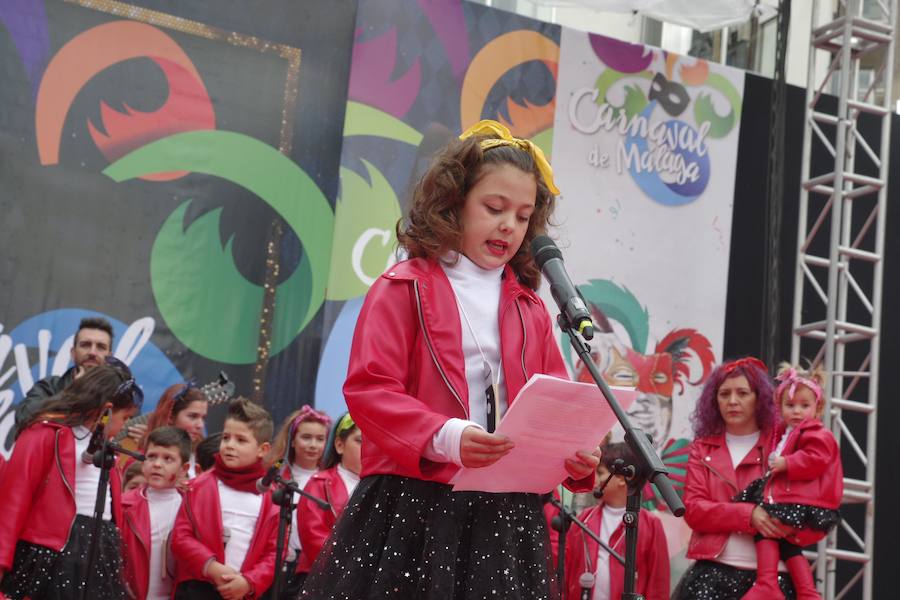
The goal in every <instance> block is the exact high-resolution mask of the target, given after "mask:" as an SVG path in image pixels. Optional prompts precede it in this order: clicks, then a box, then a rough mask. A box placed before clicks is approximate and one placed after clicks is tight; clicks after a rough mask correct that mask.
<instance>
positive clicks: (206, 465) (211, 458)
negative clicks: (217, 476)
mask: <svg viewBox="0 0 900 600" xmlns="http://www.w3.org/2000/svg"><path fill="white" fill-rule="evenodd" d="M221 444H222V434H221V432H220V433H214V434H212V435H211V436H209V437H207V438H205V439H204V440H203V441H202V442H200V443H199V444H197V451H196V452H195V455H194V456H195V458H196V460H197V466H199V467H200V468H201V469H202V470H203V471H209V470H210V469H212V468H213V465H214V464H216V454H218V453H219V446H220V445H221Z"/></svg>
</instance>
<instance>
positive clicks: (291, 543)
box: [269, 404, 331, 600]
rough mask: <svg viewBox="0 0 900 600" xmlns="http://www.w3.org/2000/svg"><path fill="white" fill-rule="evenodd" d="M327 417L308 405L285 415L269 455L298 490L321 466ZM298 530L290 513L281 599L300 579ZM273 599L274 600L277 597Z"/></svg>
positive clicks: (291, 595) (292, 592)
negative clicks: (289, 530)
mask: <svg viewBox="0 0 900 600" xmlns="http://www.w3.org/2000/svg"><path fill="white" fill-rule="evenodd" d="M330 426H331V417H329V416H328V415H327V414H325V413H324V412H321V411H318V410H316V409H314V408H312V407H311V406H309V405H308V404H304V405H303V406H302V407H301V408H300V409H299V410H295V411H294V412H292V413H291V414H289V415H288V416H287V418H286V419H285V420H284V423H283V424H282V425H281V429H280V430H279V431H278V435H277V436H276V437H275V443H274V444H273V445H272V452H271V453H270V455H269V464H275V463H276V462H279V461H281V463H282V464H283V465H284V469H283V471H282V473H281V476H282V477H283V478H284V479H287V480H290V481H295V482H296V483H297V485H298V486H299V487H300V489H303V488H304V487H306V484H307V483H308V482H309V480H310V479H311V478H312V476H313V475H315V474H316V472H317V471H318V470H319V468H320V467H321V466H322V455H323V454H324V453H325V446H326V443H327V440H328V428H329V427H330ZM299 532H300V527H299V525H298V523H297V511H294V512H293V519H292V522H291V534H290V537H289V539H288V551H287V566H286V568H287V572H288V573H291V578H290V579H289V580H288V583H287V586H285V588H284V593H283V594H282V598H294V597H296V595H297V592H298V591H299V590H300V585H302V583H303V579H302V577H300V578H298V577H297V574H296V573H295V570H296V566H297V561H298V560H299V558H300V555H301V553H302V551H303V550H302V548H301V545H300V533H299ZM273 600H278V599H277V598H275V599H273Z"/></svg>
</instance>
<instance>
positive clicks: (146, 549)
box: [122, 511, 153, 556]
mask: <svg viewBox="0 0 900 600" xmlns="http://www.w3.org/2000/svg"><path fill="white" fill-rule="evenodd" d="M122 512H124V511H122ZM125 521H126V522H127V523H128V527H129V528H131V531H133V532H134V537H136V538H137V539H138V541H139V542H140V543H141V546H143V547H144V552H146V553H147V555H148V556H149V555H150V547H149V546H148V545H147V542H145V541H144V538H142V537H141V534H140V532H139V531H138V530H137V527H135V525H134V519H132V518H131V515H125ZM150 535H153V533H152V532H151V533H150Z"/></svg>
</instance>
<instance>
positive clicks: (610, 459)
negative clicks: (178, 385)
mask: <svg viewBox="0 0 900 600" xmlns="http://www.w3.org/2000/svg"><path fill="white" fill-rule="evenodd" d="M617 459H622V460H624V461H625V463H626V464H634V460H633V459H632V453H631V450H630V449H629V448H628V445H627V444H624V443H618V444H609V445H607V446H604V447H603V456H602V457H601V459H600V465H599V466H598V467H597V475H598V479H597V481H598V482H600V483H602V482H604V481H606V479H607V477H609V475H610V469H612V468H613V463H614V462H615V461H616V460H617ZM627 499H628V482H627V481H626V480H625V478H624V477H622V476H621V475H615V476H614V477H613V478H612V479H610V480H609V483H607V485H606V488H604V490H603V499H602V500H601V501H600V504H598V505H597V506H592V507H590V508H588V509H587V510H585V511H584V512H582V513H581V514H580V515H579V518H580V519H581V520H582V521H583V522H584V523H585V524H586V525H587V526H588V527H590V529H591V530H593V531H594V533H596V534H597V535H599V536H600V539H602V540H603V541H604V542H606V544H607V545H608V546H609V547H610V548H612V549H613V550H615V551H616V552H617V553H618V554H619V555H620V556H623V557H624V556H625V526H624V525H623V523H622V517H623V515H624V514H625V502H626V500H627ZM585 573H589V574H590V575H592V576H593V582H594V585H593V587H592V588H590V589H589V590H586V589H585V588H583V587H582V586H581V583H580V582H581V576H582V574H585ZM669 578H670V573H669V549H668V546H667V544H666V534H665V532H664V531H663V526H662V522H661V521H660V520H659V519H658V518H657V517H656V516H654V515H653V514H652V513H651V512H649V511H646V510H643V509H641V512H640V516H639V517H638V549H637V592H638V593H639V594H643V596H644V598H645V599H646V600H668V598H669ZM624 582H625V567H624V566H622V564H621V563H620V562H618V561H617V560H616V559H614V558H612V557H611V556H610V555H609V553H608V552H607V551H606V550H604V549H602V548H601V547H600V545H599V544H597V542H595V541H594V540H593V539H592V538H591V537H590V536H588V535H587V534H586V533H585V532H584V531H582V530H581V528H580V527H578V526H577V525H572V526H571V527H570V528H569V532H568V534H567V535H566V600H582V598H588V599H589V600H617V599H618V598H619V597H620V596H621V595H622V588H623V586H624Z"/></svg>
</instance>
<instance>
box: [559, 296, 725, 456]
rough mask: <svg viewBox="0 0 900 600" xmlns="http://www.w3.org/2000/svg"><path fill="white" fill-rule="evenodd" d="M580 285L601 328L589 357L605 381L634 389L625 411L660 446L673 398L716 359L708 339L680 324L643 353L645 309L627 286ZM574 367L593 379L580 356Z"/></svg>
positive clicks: (700, 377) (582, 377)
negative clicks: (616, 326) (621, 332)
mask: <svg viewBox="0 0 900 600" xmlns="http://www.w3.org/2000/svg"><path fill="white" fill-rule="evenodd" d="M579 289H580V290H581V293H582V294H583V296H584V298H585V300H586V301H587V304H588V306H589V307H590V309H591V313H592V316H593V319H594V322H595V324H596V325H597V327H598V329H599V330H600V331H601V332H602V333H600V334H598V335H596V336H595V337H594V341H593V343H592V349H591V359H592V360H593V362H594V364H595V365H596V366H597V369H598V370H599V371H600V373H601V375H602V376H603V379H604V380H605V381H606V382H607V383H608V384H609V385H615V386H622V387H634V388H636V389H637V391H638V396H637V398H636V399H635V401H634V404H632V406H631V409H630V410H629V411H628V414H629V416H630V417H631V418H632V420H633V423H634V425H635V426H636V427H639V428H641V429H642V430H643V431H644V432H645V433H648V434H650V436H651V437H652V438H653V444H654V446H656V447H657V448H660V447H662V445H663V444H665V443H666V442H667V440H668V439H669V436H670V433H671V428H672V414H673V408H674V406H673V403H674V399H675V397H676V396H681V395H683V394H684V392H685V386H696V385H700V384H702V382H703V381H704V380H705V379H706V377H707V376H708V375H709V373H710V371H711V369H712V366H713V364H714V363H715V358H714V356H713V353H712V347H711V344H710V342H709V340H708V339H707V338H706V336H704V335H703V334H701V333H700V332H698V331H697V330H695V329H689V328H678V329H673V330H672V331H670V332H669V333H668V334H666V335H665V336H664V337H663V338H662V339H661V340H660V341H659V343H657V344H656V347H655V348H654V350H653V352H647V351H646V344H647V338H648V336H649V313H648V312H647V310H646V308H644V307H642V306H641V305H640V303H639V302H638V300H637V298H635V297H634V295H633V294H632V293H631V292H630V291H629V290H628V289H627V288H624V287H619V286H618V285H616V284H615V283H612V282H611V281H606V280H592V281H591V282H589V283H588V284H586V285H582V286H579ZM612 321H615V322H618V323H619V324H620V325H621V326H622V328H624V329H625V331H626V333H627V335H628V337H629V343H626V342H624V341H623V340H622V339H621V338H620V337H619V335H618V334H617V333H616V332H615V331H614V329H613V326H612ZM574 371H575V377H576V379H577V380H578V381H584V382H591V381H592V380H591V375H590V373H589V372H588V370H587V369H586V368H585V367H584V364H583V363H582V362H581V361H580V360H578V361H576V363H575V365H574ZM691 375H694V377H695V378H694V379H692V378H691Z"/></svg>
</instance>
